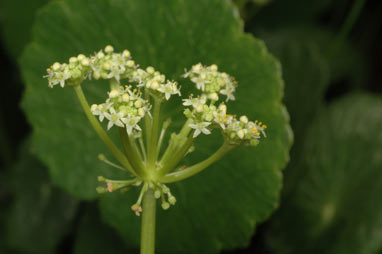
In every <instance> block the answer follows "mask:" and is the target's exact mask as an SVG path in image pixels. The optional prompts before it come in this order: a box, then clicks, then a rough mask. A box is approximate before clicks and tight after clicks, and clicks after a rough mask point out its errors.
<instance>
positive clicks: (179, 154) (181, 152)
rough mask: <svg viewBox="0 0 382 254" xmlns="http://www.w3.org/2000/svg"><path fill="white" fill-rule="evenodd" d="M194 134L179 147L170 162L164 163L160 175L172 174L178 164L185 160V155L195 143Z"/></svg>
mask: <svg viewBox="0 0 382 254" xmlns="http://www.w3.org/2000/svg"><path fill="white" fill-rule="evenodd" d="M192 136H193V132H192V133H191V134H190V135H189V137H188V138H187V140H186V142H184V143H183V145H182V146H179V147H178V148H177V149H176V150H175V151H174V153H173V155H172V156H171V158H170V159H169V160H168V161H163V168H162V169H161V170H160V173H159V174H162V175H164V174H167V173H168V172H170V171H171V170H172V169H174V167H175V166H176V165H178V163H179V162H180V161H181V160H182V159H183V158H184V156H185V154H186V153H187V152H188V150H189V149H190V147H191V146H192V144H193V143H194V140H195V139H194V138H193V137H192Z"/></svg>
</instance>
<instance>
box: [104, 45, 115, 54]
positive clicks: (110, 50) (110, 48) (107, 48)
mask: <svg viewBox="0 0 382 254" xmlns="http://www.w3.org/2000/svg"><path fill="white" fill-rule="evenodd" d="M113 51H114V48H113V46H111V45H107V46H106V47H105V52H106V53H107V54H110V53H113Z"/></svg>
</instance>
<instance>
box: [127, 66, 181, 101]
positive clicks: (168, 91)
mask: <svg viewBox="0 0 382 254" xmlns="http://www.w3.org/2000/svg"><path fill="white" fill-rule="evenodd" d="M129 79H130V82H136V83H138V87H139V88H141V87H142V88H146V89H147V90H148V91H149V92H150V93H151V94H153V95H154V96H156V97H158V96H159V97H164V98H166V100H169V99H170V97H171V95H174V94H177V95H179V96H180V89H179V88H178V85H177V83H176V82H174V81H169V80H166V76H165V75H163V74H161V73H160V72H158V71H155V69H154V68H153V67H152V66H149V67H147V68H146V70H143V69H137V70H136V71H135V72H133V73H132V75H131V76H130V77H129Z"/></svg>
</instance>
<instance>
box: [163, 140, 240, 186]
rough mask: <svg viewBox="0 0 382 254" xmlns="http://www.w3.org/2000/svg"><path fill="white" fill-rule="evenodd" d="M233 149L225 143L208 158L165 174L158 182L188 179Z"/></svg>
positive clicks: (233, 146)
mask: <svg viewBox="0 0 382 254" xmlns="http://www.w3.org/2000/svg"><path fill="white" fill-rule="evenodd" d="M235 147H236V146H235V145H230V144H229V143H227V142H225V143H224V144H223V145H222V146H221V147H220V148H219V149H218V150H217V151H216V152H215V153H214V154H212V155H211V156H210V157H208V158H207V159H205V160H204V161H202V162H199V163H197V164H195V165H193V166H191V167H188V168H186V169H184V170H181V171H177V172H174V173H170V174H167V175H165V176H163V177H161V178H160V179H159V181H160V182H162V183H172V182H177V181H180V180H183V179H186V178H189V177H191V176H193V175H195V174H197V173H199V172H200V171H202V170H203V169H205V168H207V167H208V166H210V165H211V164H212V163H214V162H215V161H217V160H220V159H221V158H222V157H223V156H224V155H226V154H227V153H228V152H229V151H231V150H232V149H233V148H235Z"/></svg>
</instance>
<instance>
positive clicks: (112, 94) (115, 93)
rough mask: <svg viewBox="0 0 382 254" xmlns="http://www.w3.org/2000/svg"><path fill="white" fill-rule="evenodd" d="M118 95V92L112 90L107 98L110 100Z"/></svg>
mask: <svg viewBox="0 0 382 254" xmlns="http://www.w3.org/2000/svg"><path fill="white" fill-rule="evenodd" d="M118 95H119V91H118V90H117V89H113V90H111V91H110V92H109V97H110V98H115V97H117V96H118Z"/></svg>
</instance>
